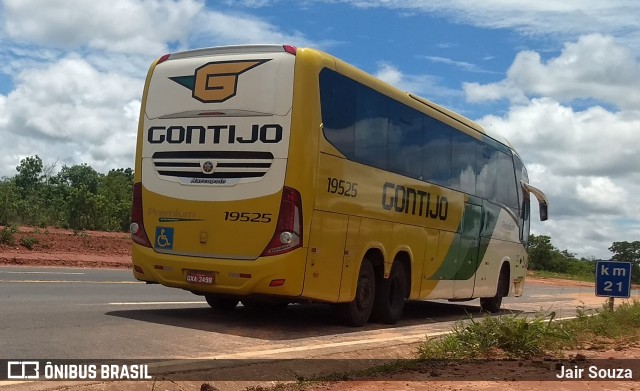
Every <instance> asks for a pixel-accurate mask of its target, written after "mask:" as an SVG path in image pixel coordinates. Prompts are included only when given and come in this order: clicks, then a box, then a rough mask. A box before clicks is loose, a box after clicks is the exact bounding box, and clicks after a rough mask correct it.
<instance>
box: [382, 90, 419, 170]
mask: <svg viewBox="0 0 640 391" xmlns="http://www.w3.org/2000/svg"><path fill="white" fill-rule="evenodd" d="M422 117H423V116H422V114H421V113H420V112H418V111H416V110H414V109H412V108H410V107H407V106H404V105H402V104H400V103H398V102H395V101H392V103H391V104H390V105H389V127H388V133H387V142H388V145H387V148H388V158H389V165H388V167H389V170H390V171H394V172H397V173H400V174H403V175H406V176H410V177H412V178H416V179H422V150H421V146H422V144H423V139H424V132H423V130H422Z"/></svg>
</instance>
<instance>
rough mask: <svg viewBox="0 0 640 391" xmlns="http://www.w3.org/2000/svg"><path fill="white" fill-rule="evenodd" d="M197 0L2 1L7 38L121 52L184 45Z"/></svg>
mask: <svg viewBox="0 0 640 391" xmlns="http://www.w3.org/2000/svg"><path fill="white" fill-rule="evenodd" d="M203 7H204V2H203V1H197V0H112V1H84V0H48V1H47V2H42V1H39V0H4V2H3V8H4V10H3V11H4V24H5V31H6V34H7V35H8V37H9V38H11V39H13V40H16V41H20V42H26V43H33V44H42V45H53V46H55V47H59V48H64V49H73V48H76V47H84V46H86V47H88V48H92V49H99V50H106V51H112V52H125V53H147V54H149V53H153V54H157V53H164V52H166V47H167V43H169V42H179V43H182V44H183V45H186V39H187V32H188V31H189V26H190V24H191V22H192V20H193V18H194V17H195V16H196V15H197V14H198V13H199V12H200V11H201V10H202V9H203Z"/></svg>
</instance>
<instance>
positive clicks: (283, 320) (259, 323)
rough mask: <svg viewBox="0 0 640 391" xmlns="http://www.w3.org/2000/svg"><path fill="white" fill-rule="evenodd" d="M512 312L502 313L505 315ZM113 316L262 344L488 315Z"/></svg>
mask: <svg viewBox="0 0 640 391" xmlns="http://www.w3.org/2000/svg"><path fill="white" fill-rule="evenodd" d="M507 313H513V311H503V312H502V314H507ZM106 314H107V315H110V316H116V317H119V318H125V319H131V320H136V321H140V322H149V323H155V324H161V325H167V326H174V327H183V328H186V329H193V330H201V331H209V332H215V333H218V334H228V335H235V336H242V337H250V338H257V339H264V340H295V339H301V338H308V337H317V336H325V335H335V334H349V333H357V332H361V331H370V330H385V329H388V330H390V331H391V330H393V329H394V328H398V327H406V326H416V325H424V324H433V325H434V326H445V325H446V323H447V322H455V321H459V320H464V319H469V318H470V317H473V318H478V317H483V316H489V314H486V313H483V312H482V311H481V310H480V307H479V306H477V305H476V306H474V305H469V304H466V305H461V304H452V303H446V302H432V301H419V302H408V303H407V304H406V306H405V310H404V314H403V316H402V319H400V321H399V322H398V323H397V324H395V325H387V324H380V323H369V324H367V325H365V326H364V327H360V328H357V327H348V326H344V325H342V324H340V322H339V320H338V319H337V318H336V316H335V314H334V312H333V311H332V308H331V307H330V306H329V305H326V304H291V305H289V306H288V307H287V308H286V309H282V310H277V311H275V310H274V311H267V310H256V309H254V308H251V309H250V308H246V307H242V306H238V307H237V308H236V309H235V310H233V311H230V312H215V311H213V310H212V309H210V308H208V307H196V308H167V309H157V308H156V309H132V310H120V311H110V312H107V313H106Z"/></svg>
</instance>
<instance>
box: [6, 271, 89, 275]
mask: <svg viewBox="0 0 640 391" xmlns="http://www.w3.org/2000/svg"><path fill="white" fill-rule="evenodd" d="M3 273H4V274H53V275H80V274H87V273H82V272H8V271H0V274H3Z"/></svg>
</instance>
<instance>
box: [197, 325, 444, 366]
mask: <svg viewBox="0 0 640 391" xmlns="http://www.w3.org/2000/svg"><path fill="white" fill-rule="evenodd" d="M446 334H451V331H438V332H434V333H424V332H423V333H420V334H412V335H400V336H396V337H385V338H376V339H372V338H367V339H359V340H355V341H344V342H332V343H325V344H320V345H309V346H295V347H289V348H278V349H268V350H254V351H250V352H241V353H234V354H222V355H216V356H209V357H199V358H198V360H221V359H233V358H261V357H262V356H271V355H274V354H280V353H291V352H303V351H309V350H317V349H327V348H337V347H344V346H354V345H371V344H379V343H380V342H389V341H405V342H415V341H420V340H423V339H425V337H426V336H429V337H437V336H440V335H446Z"/></svg>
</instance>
